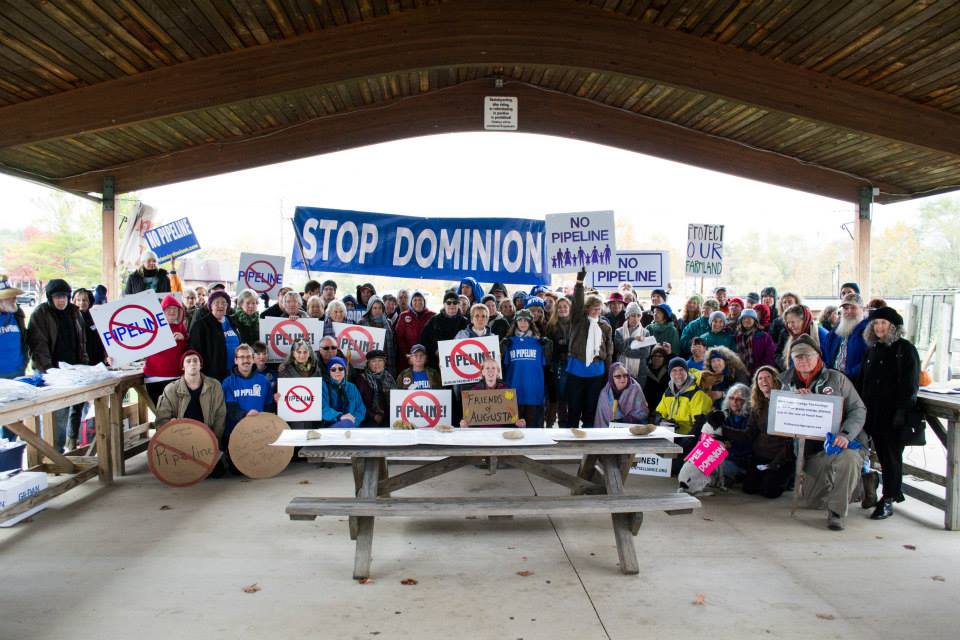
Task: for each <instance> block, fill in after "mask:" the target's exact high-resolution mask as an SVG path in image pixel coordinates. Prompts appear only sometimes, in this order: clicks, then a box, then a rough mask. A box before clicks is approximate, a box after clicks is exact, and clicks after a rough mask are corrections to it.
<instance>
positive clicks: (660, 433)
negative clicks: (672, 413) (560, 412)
mask: <svg viewBox="0 0 960 640" xmlns="http://www.w3.org/2000/svg"><path fill="white" fill-rule="evenodd" d="M615 424H623V423H617V422H612V423H610V425H611V426H610V427H609V428H607V429H602V428H601V429H583V430H582V431H584V432H585V433H586V434H587V435H585V436H584V437H582V438H578V437H577V436H575V435H573V433H572V431H571V430H570V429H550V430H549V431H550V432H551V433H550V437H551V438H553V439H554V440H556V441H558V442H560V441H563V442H568V441H576V440H642V439H652V438H667V439H668V440H672V439H673V438H689V437H690V435H689V434H687V435H683V434H680V433H674V431H673V430H672V429H668V428H666V427H657V428H656V429H654V430H653V431H652V432H650V433H648V434H646V435H642V436H635V435H633V434H632V433H630V428H629V427H614V426H613V425H615Z"/></svg>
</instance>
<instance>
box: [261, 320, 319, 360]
mask: <svg viewBox="0 0 960 640" xmlns="http://www.w3.org/2000/svg"><path fill="white" fill-rule="evenodd" d="M322 337H323V323H322V322H321V321H320V320H318V319H316V318H296V319H294V320H291V319H290V318H260V341H261V342H263V343H264V344H266V345H267V362H283V360H284V359H285V358H286V357H287V354H289V353H290V348H291V347H292V346H293V343H294V342H296V341H297V340H300V339H304V340H306V341H307V342H309V343H310V345H311V346H312V347H313V348H314V350H316V349H318V348H319V347H320V339H321V338H322Z"/></svg>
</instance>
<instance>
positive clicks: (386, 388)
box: [354, 349, 397, 427]
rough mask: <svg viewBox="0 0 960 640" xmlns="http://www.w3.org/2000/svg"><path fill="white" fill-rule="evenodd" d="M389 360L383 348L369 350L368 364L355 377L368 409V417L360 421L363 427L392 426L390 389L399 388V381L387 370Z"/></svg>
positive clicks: (364, 404)
mask: <svg viewBox="0 0 960 640" xmlns="http://www.w3.org/2000/svg"><path fill="white" fill-rule="evenodd" d="M387 362H389V359H388V357H387V353H386V352H385V351H384V350H383V349H373V350H371V351H368V352H367V366H366V368H365V369H364V370H363V371H362V372H360V373H359V374H358V375H357V376H356V378H355V382H354V384H356V385H357V390H358V391H359V392H360V397H361V399H362V400H363V406H364V407H365V408H366V411H367V415H366V418H365V419H364V421H363V422H362V423H360V426H362V427H389V426H390V391H391V390H392V389H396V388H397V381H396V379H395V378H394V377H393V374H391V373H390V372H389V371H387V370H386V365H387Z"/></svg>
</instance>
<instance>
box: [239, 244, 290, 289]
mask: <svg viewBox="0 0 960 640" xmlns="http://www.w3.org/2000/svg"><path fill="white" fill-rule="evenodd" d="M284 264H286V258H284V257H283V256H268V255H263V254H259V253H241V254H240V266H239V268H238V269H237V292H238V293H239V292H240V291H243V290H244V289H251V290H253V292H254V293H256V294H257V295H258V296H260V295H263V294H265V293H266V294H268V295H269V296H270V297H271V298H276V297H277V295H279V294H280V289H281V288H282V287H283V265H284Z"/></svg>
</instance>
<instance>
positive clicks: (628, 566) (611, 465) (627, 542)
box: [600, 455, 640, 575]
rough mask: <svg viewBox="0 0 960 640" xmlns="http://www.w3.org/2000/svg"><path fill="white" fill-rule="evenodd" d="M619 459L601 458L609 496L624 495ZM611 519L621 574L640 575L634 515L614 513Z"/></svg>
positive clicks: (612, 457)
mask: <svg viewBox="0 0 960 640" xmlns="http://www.w3.org/2000/svg"><path fill="white" fill-rule="evenodd" d="M619 457H620V456H615V455H606V456H600V464H601V465H602V468H603V481H604V483H605V484H606V487H607V495H611V496H619V495H623V478H622V476H621V475H620V464H621V461H620V460H619ZM611 518H612V520H613V536H614V538H615V539H616V541H617V555H618V556H619V557H620V572H621V573H625V574H628V575H629V574H637V573H640V565H639V564H638V563H637V550H636V549H635V548H634V546H633V535H632V533H631V528H632V526H633V516H632V514H628V513H614V514H612V516H611Z"/></svg>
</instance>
